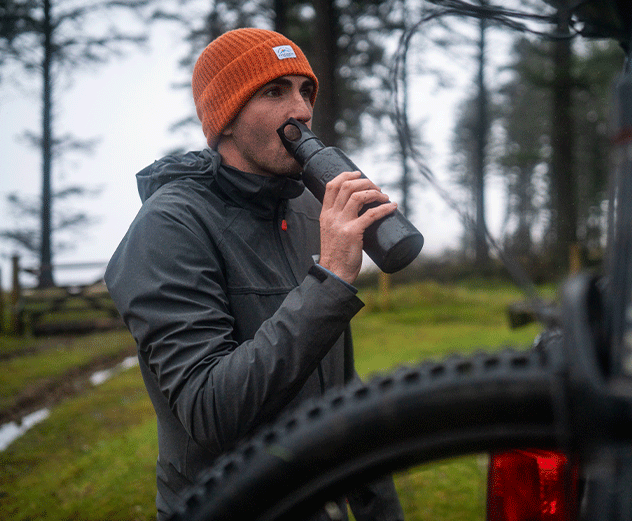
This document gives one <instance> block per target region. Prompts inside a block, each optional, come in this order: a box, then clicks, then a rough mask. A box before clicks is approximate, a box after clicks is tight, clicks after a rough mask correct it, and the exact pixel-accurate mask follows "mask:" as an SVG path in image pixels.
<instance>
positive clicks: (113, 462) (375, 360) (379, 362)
mask: <svg viewBox="0 0 632 521" xmlns="http://www.w3.org/2000/svg"><path fill="white" fill-rule="evenodd" d="M360 297H361V298H362V299H363V300H364V301H365V302H366V304H367V305H366V307H365V308H364V309H363V310H362V311H361V312H360V314H359V315H358V316H357V317H356V318H355V319H354V321H353V323H352V327H353V331H354V335H355V346H356V366H357V369H358V372H359V373H360V374H361V376H363V377H365V378H370V377H371V375H373V374H375V373H382V372H386V371H388V370H389V369H392V368H393V367H395V366H398V365H402V364H414V363H416V362H419V361H421V360H426V359H429V358H443V357H445V356H446V355H448V354H450V353H453V352H462V353H463V352H472V351H473V350H476V349H480V348H486V349H487V350H491V349H496V348H499V347H503V346H507V345H514V346H527V345H529V344H530V343H531V341H532V340H533V338H534V337H535V336H536V335H537V333H538V331H539V326H537V325H532V326H529V327H526V328H524V329H520V330H514V331H512V330H510V329H509V328H508V326H507V319H506V314H505V308H506V306H507V305H508V304H509V303H511V302H513V301H515V300H518V299H520V298H521V295H520V293H519V292H518V291H517V290H515V289H514V288H513V287H511V286H509V285H506V284H503V283H490V282H488V283H485V284H481V283H475V284H474V283H472V284H461V285H438V284H435V283H430V282H428V283H418V284H411V285H407V286H401V287H396V288H394V289H393V290H392V292H391V294H390V299H389V302H388V304H387V305H386V304H384V302H383V300H382V299H381V298H380V296H379V295H378V294H377V293H376V292H375V291H372V290H362V291H361V292H360ZM0 342H1V343H0V355H6V354H7V353H11V355H10V356H9V355H6V356H8V358H7V360H5V361H3V364H4V367H3V370H2V372H0V393H1V394H0V411H2V409H3V408H5V407H10V406H11V404H12V399H13V398H14V397H15V396H17V395H20V393H23V392H24V387H26V386H37V385H38V382H39V383H40V384H41V383H42V382H47V381H48V382H49V383H50V382H51V381H53V382H56V381H59V379H60V378H62V379H63V376H64V375H65V374H67V373H68V371H70V370H71V369H70V368H71V367H72V366H76V365H77V364H79V365H81V364H85V363H86V360H87V359H90V358H94V357H103V356H104V355H111V354H113V353H121V352H124V351H125V350H127V349H129V348H130V345H132V344H133V342H132V340H131V338H130V337H129V335H128V334H127V333H125V332H120V331H119V332H110V333H107V334H100V335H95V336H90V337H81V338H76V339H72V340H67V341H64V342H62V341H60V340H52V339H43V340H36V339H33V338H28V339H26V340H22V341H19V342H16V341H15V339H11V338H8V337H1V336H0ZM38 343H42V347H41V348H38ZM25 346H27V347H28V348H29V349H28V353H27V354H25V355H24V356H17V355H16V353H18V354H19V353H20V350H21V349H24V348H25ZM8 362H11V364H9V363H8ZM56 379H57V380H56ZM156 455H157V441H156V422H155V418H154V413H153V409H152V407H151V404H150V402H149V400H148V398H147V396H146V394H145V390H144V387H143V383H142V379H141V376H140V371H139V370H138V368H137V367H135V368H132V369H129V370H127V371H125V372H121V373H120V374H118V375H116V376H115V377H113V378H112V379H110V380H108V381H106V382H105V383H104V384H102V385H99V386H96V387H88V388H85V389H83V390H82V391H81V392H79V393H77V394H75V395H74V396H72V397H68V398H66V399H64V400H61V401H59V403H57V404H56V405H55V406H54V407H53V408H52V410H51V414H50V417H49V418H48V419H46V420H45V421H44V422H42V423H40V424H38V425H36V426H35V427H33V428H32V429H31V430H29V431H28V432H27V433H26V434H25V435H24V436H22V437H21V438H19V439H18V440H16V441H15V442H13V443H12V444H11V445H9V447H8V448H7V449H6V450H5V451H3V452H0V518H1V519H11V520H15V521H26V520H35V519H47V520H60V521H61V520H83V521H97V520H121V521H132V520H150V519H154V518H155V511H154V496H155V477H154V464H155V459H156ZM485 466H486V458H485V456H484V455H472V456H469V457H464V458H458V459H455V460H451V461H441V462H435V463H432V464H429V465H424V466H421V467H418V468H413V469H408V470H407V471H405V472H403V473H401V474H398V475H397V476H396V485H397V487H398V490H399V493H400V498H401V500H402V503H403V505H404V508H405V511H406V519H407V520H410V521H415V520H434V519H437V520H439V519H441V520H445V521H457V520H476V519H484V513H485V480H486V467H485Z"/></svg>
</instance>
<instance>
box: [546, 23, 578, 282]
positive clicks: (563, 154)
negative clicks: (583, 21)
mask: <svg viewBox="0 0 632 521" xmlns="http://www.w3.org/2000/svg"><path fill="white" fill-rule="evenodd" d="M561 14H562V16H561V17H560V22H559V24H558V28H557V30H558V33H560V34H568V33H569V28H568V19H567V18H566V16H564V12H562V13H561ZM571 59H572V54H571V43H570V40H569V39H558V40H556V41H555V42H554V44H553V62H554V79H553V121H552V128H551V145H552V148H553V150H552V158H551V169H552V172H551V174H552V189H553V192H552V197H551V199H552V203H553V214H554V217H555V225H554V226H555V235H556V237H555V242H554V247H553V254H554V259H555V262H556V265H557V266H558V267H559V268H560V270H561V271H562V272H566V271H567V270H568V266H569V257H568V256H569V251H570V248H571V246H572V245H574V244H575V243H576V242H577V209H576V207H575V182H574V177H575V176H574V168H573V131H574V125H573V116H572V78H571Z"/></svg>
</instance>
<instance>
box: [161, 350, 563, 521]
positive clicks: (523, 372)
mask: <svg viewBox="0 0 632 521" xmlns="http://www.w3.org/2000/svg"><path fill="white" fill-rule="evenodd" d="M554 366H555V364H554V362H553V361H552V360H551V357H550V356H549V355H548V354H547V352H545V351H543V350H540V349H533V350H530V351H526V352H519V351H512V350H505V351H502V352H499V353H494V354H485V353H478V354H475V355H473V356H470V357H452V358H449V359H446V360H444V361H442V362H433V363H424V364H422V365H420V366H417V367H413V368H400V369H398V370H395V371H394V372H393V373H391V374H388V375H385V376H379V377H375V378H373V379H372V380H371V381H370V382H369V383H368V384H366V385H363V386H362V387H356V388H346V389H343V390H339V391H337V392H331V393H328V394H326V395H325V396H323V397H322V398H320V399H318V400H313V401H308V402H305V403H304V404H303V405H302V406H301V407H299V408H298V409H297V410H296V411H294V412H293V413H291V414H287V415H285V416H283V417H282V418H281V419H280V420H279V421H277V422H276V423H274V424H273V425H272V426H270V427H267V428H265V429H264V430H262V431H261V432H259V433H258V434H257V435H255V436H253V437H252V438H251V439H250V440H248V441H247V442H245V443H243V444H242V445H241V446H239V447H238V448H237V449H236V450H235V451H233V452H231V453H228V454H226V455H224V456H222V457H221V458H219V459H218V460H217V462H216V464H215V465H214V466H213V467H212V468H211V469H209V470H208V471H207V472H205V473H204V474H203V475H202V476H201V479H200V481H199V482H198V484H197V485H196V486H195V487H194V488H192V490H191V491H190V493H189V496H188V499H187V501H186V503H185V504H184V506H183V508H182V509H181V510H180V511H179V512H177V513H176V514H174V515H173V516H172V518H171V519H172V520H173V521H176V520H185V519H186V520H188V521H203V520H204V521H208V520H213V521H222V520H229V519H231V520H234V519H244V520H257V521H273V520H277V521H278V520H286V519H287V520H289V519H305V518H306V517H308V515H309V514H310V513H312V512H314V511H315V510H316V509H317V508H319V507H322V506H323V505H324V504H325V502H326V501H327V500H329V499H331V498H335V497H338V496H340V495H344V493H345V491H348V490H350V489H351V488H353V486H354V485H358V484H359V483H362V482H366V481H368V480H369V479H372V478H376V477H379V476H381V475H383V474H386V473H391V472H396V471H398V470H402V469H405V468H409V467H411V466H414V465H418V464H421V463H424V462H428V461H432V460H437V459H442V458H445V457H451V456H459V455H465V454H472V453H476V452H486V451H489V450H497V449H502V448H509V447H513V448H515V447H551V448H553V447H560V445H563V444H564V443H565V441H564V440H565V437H566V432H565V428H564V424H563V422H562V421H560V417H559V416H560V409H561V408H562V407H561V406H560V403H559V401H560V399H563V398H561V397H560V392H561V390H560V385H559V381H558V378H557V376H556V370H555V367H554Z"/></svg>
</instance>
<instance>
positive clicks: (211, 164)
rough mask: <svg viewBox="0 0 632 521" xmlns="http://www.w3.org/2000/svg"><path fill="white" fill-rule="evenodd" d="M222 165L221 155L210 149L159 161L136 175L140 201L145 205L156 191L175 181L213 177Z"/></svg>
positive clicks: (176, 155)
mask: <svg viewBox="0 0 632 521" xmlns="http://www.w3.org/2000/svg"><path fill="white" fill-rule="evenodd" d="M220 163H221V157H220V155H219V154H218V153H217V152H215V151H214V150H210V149H204V150H202V151H199V152H187V153H186V154H174V155H170V156H166V157H163V158H162V159H158V160H157V161H154V162H153V163H152V164H151V165H149V166H148V167H146V168H144V169H143V170H141V171H140V172H138V174H136V184H137V185H138V193H139V195H140V199H141V201H142V202H143V203H144V202H145V201H146V200H147V199H149V198H150V197H151V195H152V194H153V193H154V192H155V191H156V190H158V189H159V188H160V187H161V186H163V185H165V184H167V183H168V182H170V181H173V180H174V179H179V178H182V177H189V178H194V177H212V176H214V175H215V174H216V172H217V170H218V168H219V165H220Z"/></svg>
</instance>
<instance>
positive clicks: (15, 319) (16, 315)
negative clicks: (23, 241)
mask: <svg viewBox="0 0 632 521" xmlns="http://www.w3.org/2000/svg"><path fill="white" fill-rule="evenodd" d="M11 261H12V262H11V264H12V268H13V288H12V289H11V331H12V332H13V333H14V334H16V335H21V334H22V333H23V332H24V327H23V326H24V325H23V324H22V313H21V312H20V300H21V295H22V290H21V288H20V257H19V256H18V255H13V257H11Z"/></svg>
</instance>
